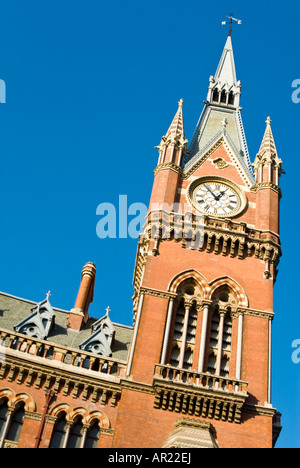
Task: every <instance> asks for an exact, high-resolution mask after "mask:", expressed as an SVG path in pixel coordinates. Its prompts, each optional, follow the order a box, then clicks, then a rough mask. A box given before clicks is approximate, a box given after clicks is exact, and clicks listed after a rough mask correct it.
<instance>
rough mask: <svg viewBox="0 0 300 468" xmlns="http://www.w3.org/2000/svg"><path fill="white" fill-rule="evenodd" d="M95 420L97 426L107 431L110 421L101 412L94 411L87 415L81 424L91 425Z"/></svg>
mask: <svg viewBox="0 0 300 468" xmlns="http://www.w3.org/2000/svg"><path fill="white" fill-rule="evenodd" d="M95 420H98V421H99V426H100V428H101V427H102V428H105V429H108V428H109V427H110V421H109V419H108V417H107V416H106V414H104V413H102V412H101V411H94V412H92V413H90V414H88V415H87V416H86V417H85V418H84V420H83V422H84V424H88V425H91V424H92V423H93V422H94V421H95Z"/></svg>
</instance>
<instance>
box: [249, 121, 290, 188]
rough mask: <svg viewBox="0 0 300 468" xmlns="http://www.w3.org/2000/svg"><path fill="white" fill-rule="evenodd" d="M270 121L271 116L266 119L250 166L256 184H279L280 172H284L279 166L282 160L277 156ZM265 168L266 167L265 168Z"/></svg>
mask: <svg viewBox="0 0 300 468" xmlns="http://www.w3.org/2000/svg"><path fill="white" fill-rule="evenodd" d="M271 122H272V120H271V118H270V117H268V118H267V120H266V124H267V128H266V130H265V134H264V137H263V140H262V143H261V145H260V149H259V152H258V154H257V155H256V158H255V161H254V163H253V164H252V166H253V167H254V171H255V175H256V182H257V183H258V184H262V183H264V182H272V183H275V185H277V186H279V177H280V175H281V174H284V170H283V169H282V167H281V166H282V163H283V161H282V160H281V159H280V158H279V157H278V153H277V149H276V145H275V141H274V137H273V133H272V129H271ZM265 168H267V169H266V170H265Z"/></svg>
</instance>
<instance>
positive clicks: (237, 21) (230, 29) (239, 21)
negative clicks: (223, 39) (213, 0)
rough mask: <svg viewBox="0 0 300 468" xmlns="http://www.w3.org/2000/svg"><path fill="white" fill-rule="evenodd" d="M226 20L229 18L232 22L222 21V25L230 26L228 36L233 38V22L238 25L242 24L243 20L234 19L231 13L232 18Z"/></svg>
mask: <svg viewBox="0 0 300 468" xmlns="http://www.w3.org/2000/svg"><path fill="white" fill-rule="evenodd" d="M226 18H229V20H230V21H222V24H223V25H225V24H229V33H228V36H231V34H232V25H233V22H234V21H235V22H236V23H237V24H242V20H239V19H237V18H234V17H233V13H230V16H227V17H226Z"/></svg>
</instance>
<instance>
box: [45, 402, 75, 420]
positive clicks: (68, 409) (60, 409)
mask: <svg viewBox="0 0 300 468" xmlns="http://www.w3.org/2000/svg"><path fill="white" fill-rule="evenodd" d="M72 411H73V408H72V406H71V405H69V404H68V403H60V404H59V405H57V406H55V407H54V408H52V410H51V413H50V416H53V417H55V418H58V417H59V416H60V414H61V413H66V420H68V421H72V418H71V417H70V414H71V413H72Z"/></svg>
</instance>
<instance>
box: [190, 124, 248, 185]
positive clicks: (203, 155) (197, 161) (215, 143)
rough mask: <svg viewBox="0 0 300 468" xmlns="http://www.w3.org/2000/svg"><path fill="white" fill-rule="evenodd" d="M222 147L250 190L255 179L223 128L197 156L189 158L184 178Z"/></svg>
mask: <svg viewBox="0 0 300 468" xmlns="http://www.w3.org/2000/svg"><path fill="white" fill-rule="evenodd" d="M221 145H224V147H225V150H226V152H227V153H228V154H229V156H230V157H231V159H232V161H233V163H234V165H235V167H236V169H237V171H238V173H239V174H240V176H241V178H242V179H243V180H244V182H245V184H246V185H248V187H249V188H251V187H252V186H253V185H254V184H255V179H254V177H253V175H252V173H251V172H250V171H249V167H248V164H246V163H245V161H244V159H243V158H241V157H240V156H239V153H238V151H237V148H236V147H235V144H234V142H233V140H232V138H231V135H230V134H229V133H228V132H227V131H226V129H225V128H224V127H223V129H222V130H220V131H219V132H218V133H216V134H215V135H214V136H213V138H212V139H211V140H210V141H209V142H208V144H207V145H206V146H205V147H204V148H203V149H202V151H199V152H198V153H197V154H195V155H194V157H193V158H191V159H190V160H189V161H188V162H187V163H186V164H185V167H184V174H185V176H187V177H189V176H191V175H192V174H193V173H194V172H195V171H196V170H197V169H198V167H200V166H201V165H202V164H203V163H204V162H205V161H206V159H207V158H208V157H209V156H210V155H211V154H212V152H213V151H215V150H216V149H217V148H218V147H220V146H221Z"/></svg>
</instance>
